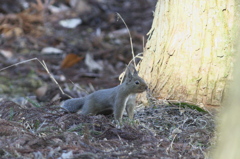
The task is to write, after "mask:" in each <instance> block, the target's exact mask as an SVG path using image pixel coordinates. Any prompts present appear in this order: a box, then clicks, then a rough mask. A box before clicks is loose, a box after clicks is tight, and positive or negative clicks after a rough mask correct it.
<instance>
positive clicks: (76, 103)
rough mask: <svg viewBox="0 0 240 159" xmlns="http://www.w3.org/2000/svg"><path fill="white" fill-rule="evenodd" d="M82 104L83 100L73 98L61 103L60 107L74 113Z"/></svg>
mask: <svg viewBox="0 0 240 159" xmlns="http://www.w3.org/2000/svg"><path fill="white" fill-rule="evenodd" d="M83 104H84V98H73V99H68V100H66V101H65V102H63V104H62V105H61V107H62V108H63V109H65V110H66V111H68V112H70V113H76V112H77V111H79V110H80V109H81V108H82V106H83Z"/></svg>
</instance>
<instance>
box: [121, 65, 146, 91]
mask: <svg viewBox="0 0 240 159" xmlns="http://www.w3.org/2000/svg"><path fill="white" fill-rule="evenodd" d="M132 68H133V72H131V71H130V68H129V67H128V68H127V69H126V72H125V76H124V80H123V83H125V84H126V85H127V88H128V89H129V90H131V92H132V93H142V92H144V91H145V90H147V88H148V87H147V84H146V82H145V81H144V80H143V79H142V78H141V77H139V76H138V72H137V70H136V69H135V67H134V66H133V67H132Z"/></svg>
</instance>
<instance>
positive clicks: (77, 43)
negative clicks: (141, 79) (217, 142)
mask: <svg viewBox="0 0 240 159" xmlns="http://www.w3.org/2000/svg"><path fill="white" fill-rule="evenodd" d="M79 3H80V4H79ZM23 4H24V5H23ZM26 4H28V7H26ZM155 4H156V0H132V1H127V0H119V1H107V0H89V1H84V0H81V1H74V0H59V1H56V2H54V3H47V1H41V0H36V1H35V0H12V1H4V0H0V13H1V14H0V32H1V36H0V44H1V45H0V115H1V118H0V156H1V157H0V158H5V159H10V158H18V159H22V158H24V159H25V158H36V159H43V158H59V159H60V158H62V159H67V158H89V159H90V158H91V159H95V158H96V159H97V158H104V159H105V158H106V159H108V158H109V159H112V158H153V159H154V158H156V159H157V158H161V159H169V158H199V159H200V158H207V157H208V156H209V150H210V147H211V146H212V145H214V139H215V137H214V133H215V132H214V129H215V123H214V115H212V113H210V112H207V111H203V110H202V109H196V108H195V107H192V106H189V105H186V104H183V103H171V102H170V101H165V100H161V101H160V100H157V99H154V98H151V100H149V101H151V102H149V104H148V105H142V104H141V105H139V106H138V107H137V109H136V111H135V116H134V121H130V120H129V119H128V118H127V117H126V116H124V122H123V123H124V124H123V127H122V128H117V127H116V125H115V124H114V123H113V116H112V115H109V116H103V115H97V116H84V115H78V114H68V113H64V112H63V111H62V110H61V109H60V108H59V104H60V102H61V101H63V100H65V99H67V98H68V96H67V95H63V94H62V92H61V91H60V89H59V87H61V88H62V89H63V91H64V92H65V94H68V95H70V96H71V97H82V96H85V95H87V94H89V93H91V92H93V91H95V90H99V89H104V88H110V87H113V86H116V85H118V84H119V80H118V77H119V75H120V74H121V73H122V72H123V70H124V68H125V67H126V64H127V63H128V62H129V61H130V60H131V59H132V54H131V52H132V51H131V45H130V41H129V38H130V37H129V34H128V30H127V29H126V27H125V25H124V23H123V22H122V20H121V18H119V17H118V16H117V13H119V14H120V15H121V16H122V18H123V19H124V21H125V23H126V24H127V26H128V27H129V30H130V33H131V37H132V40H133V50H134V53H135V55H137V54H139V53H142V52H143V48H144V44H145V43H146V41H147V35H146V34H147V32H148V30H150V27H151V22H152V19H153V11H154V9H155V8H154V7H155ZM72 19H75V20H76V19H77V20H78V21H79V19H80V23H79V24H78V25H77V26H74V27H73V28H66V26H63V25H62V23H64V22H65V24H66V23H67V24H69V25H70V23H71V21H66V20H72ZM64 20H65V21H64ZM61 21H62V23H60V22H61ZM49 50H50V51H49ZM43 61H44V62H45V64H46V66H47V69H48V71H49V72H50V74H51V75H52V77H53V78H54V79H55V80H56V81H57V83H58V84H56V82H54V81H53V80H52V78H51V76H50V75H49V73H48V72H47V71H46V68H44V67H43V66H42V64H41V63H43ZM11 65H13V66H12V67H9V68H7V67H8V66H11ZM5 68H6V69H5ZM148 96H150V97H151V94H148Z"/></svg>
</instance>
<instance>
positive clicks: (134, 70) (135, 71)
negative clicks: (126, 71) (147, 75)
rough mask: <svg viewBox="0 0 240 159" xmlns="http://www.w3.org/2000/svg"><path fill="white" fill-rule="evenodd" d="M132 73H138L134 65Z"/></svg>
mask: <svg viewBox="0 0 240 159" xmlns="http://www.w3.org/2000/svg"><path fill="white" fill-rule="evenodd" d="M133 74H134V75H138V71H137V70H136V69H135V67H134V66H133Z"/></svg>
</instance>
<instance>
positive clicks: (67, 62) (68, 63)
mask: <svg viewBox="0 0 240 159" xmlns="http://www.w3.org/2000/svg"><path fill="white" fill-rule="evenodd" d="M82 59H83V57H80V56H78V55H76V54H72V53H71V54H68V55H67V56H66V57H65V58H64V59H63V61H62V64H61V68H69V67H72V66H73V65H75V64H76V63H78V62H79V61H81V60H82Z"/></svg>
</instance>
